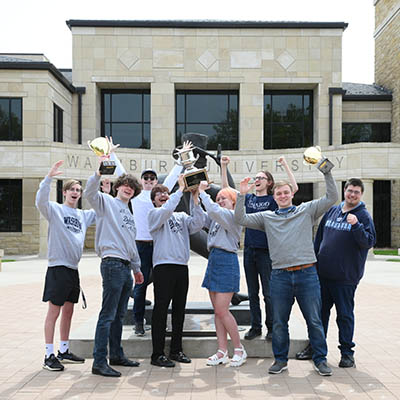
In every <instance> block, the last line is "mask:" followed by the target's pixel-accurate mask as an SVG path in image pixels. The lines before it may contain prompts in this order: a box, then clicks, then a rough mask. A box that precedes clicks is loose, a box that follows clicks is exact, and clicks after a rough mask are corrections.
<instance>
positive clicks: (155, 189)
mask: <svg viewBox="0 0 400 400" xmlns="http://www.w3.org/2000/svg"><path fill="white" fill-rule="evenodd" d="M165 192H167V193H168V194H169V189H168V188H167V187H166V186H164V185H161V183H158V184H157V185H155V186H154V187H153V189H151V193H150V198H151V201H154V199H155V198H156V194H157V193H165Z"/></svg>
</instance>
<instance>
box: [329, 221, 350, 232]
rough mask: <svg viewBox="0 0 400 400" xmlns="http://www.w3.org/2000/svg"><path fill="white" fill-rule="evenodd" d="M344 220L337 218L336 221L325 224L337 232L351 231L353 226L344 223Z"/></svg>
mask: <svg viewBox="0 0 400 400" xmlns="http://www.w3.org/2000/svg"><path fill="white" fill-rule="evenodd" d="M342 221H343V218H337V219H336V221H334V220H332V219H328V220H327V221H326V223H325V226H326V227H327V228H331V229H335V230H337V231H348V232H349V231H351V224H349V223H348V222H342Z"/></svg>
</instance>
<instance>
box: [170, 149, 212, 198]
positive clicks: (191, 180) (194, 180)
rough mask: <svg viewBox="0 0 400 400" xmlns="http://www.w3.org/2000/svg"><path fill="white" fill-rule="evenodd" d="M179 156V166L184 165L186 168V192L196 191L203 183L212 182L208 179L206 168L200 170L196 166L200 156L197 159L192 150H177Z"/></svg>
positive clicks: (184, 177) (184, 176)
mask: <svg viewBox="0 0 400 400" xmlns="http://www.w3.org/2000/svg"><path fill="white" fill-rule="evenodd" d="M177 154H178V156H179V162H178V163H179V165H182V166H183V167H184V168H185V172H184V173H183V180H184V182H185V192H187V191H189V190H191V189H195V188H196V187H197V186H198V185H199V183H200V182H201V181H207V182H208V183H211V181H210V180H209V179H208V174H207V170H206V169H205V168H201V169H199V168H196V167H195V166H194V164H195V163H196V161H197V160H198V158H199V155H197V157H195V156H194V154H193V150H192V149H187V150H183V149H181V150H178V149H177Z"/></svg>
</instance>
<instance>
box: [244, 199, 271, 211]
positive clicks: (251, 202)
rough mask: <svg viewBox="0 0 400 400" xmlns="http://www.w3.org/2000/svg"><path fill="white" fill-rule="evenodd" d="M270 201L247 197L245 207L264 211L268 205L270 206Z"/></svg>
mask: <svg viewBox="0 0 400 400" xmlns="http://www.w3.org/2000/svg"><path fill="white" fill-rule="evenodd" d="M270 204H271V203H270V202H269V201H260V202H257V201H254V200H253V199H249V201H248V202H247V207H248V208H249V209H251V210H256V211H264V210H266V209H268V207H269V206H270Z"/></svg>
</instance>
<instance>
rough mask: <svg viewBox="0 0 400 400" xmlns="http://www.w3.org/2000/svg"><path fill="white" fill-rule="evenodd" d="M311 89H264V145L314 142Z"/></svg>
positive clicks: (287, 145) (276, 147)
mask: <svg viewBox="0 0 400 400" xmlns="http://www.w3.org/2000/svg"><path fill="white" fill-rule="evenodd" d="M312 99H313V93H312V91H265V92H264V149H285V148H297V147H308V146H312V144H313V101H312Z"/></svg>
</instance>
